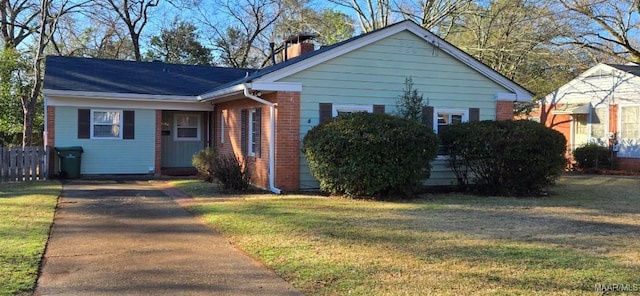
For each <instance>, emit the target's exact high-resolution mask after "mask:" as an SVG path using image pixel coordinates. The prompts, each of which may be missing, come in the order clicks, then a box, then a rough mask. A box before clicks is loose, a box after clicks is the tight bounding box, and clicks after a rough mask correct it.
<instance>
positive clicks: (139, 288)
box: [34, 180, 301, 295]
mask: <svg viewBox="0 0 640 296" xmlns="http://www.w3.org/2000/svg"><path fill="white" fill-rule="evenodd" d="M43 264H44V265H43V267H42V271H41V274H40V277H39V279H38V283H37V288H36V291H35V294H34V295H301V293H300V292H298V291H296V290H295V289H294V288H293V287H292V286H291V285H289V284H288V283H286V282H285V281H284V280H282V279H281V278H279V277H278V276H277V275H275V274H274V273H273V272H272V271H270V270H268V269H266V268H265V267H263V266H261V265H260V264H259V263H257V262H255V261H253V260H252V259H251V258H249V257H247V256H246V255H244V254H242V253H241V252H239V251H237V250H236V249H234V248H233V247H232V246H231V245H230V244H229V242H228V241H227V240H225V239H224V238H223V237H221V236H220V235H219V234H218V233H216V232H214V231H213V230H211V229H210V228H208V227H206V226H205V225H204V224H203V223H201V222H200V221H198V220H197V219H196V218H194V217H193V216H192V215H191V214H189V213H188V212H187V211H185V210H184V209H182V208H181V207H180V206H179V205H178V204H177V203H176V202H175V201H173V200H172V199H171V198H169V197H167V196H166V195H165V194H164V193H163V192H162V191H159V190H158V189H156V188H155V187H154V186H152V185H151V184H149V183H148V182H146V181H105V180H101V181H90V180H77V181H69V182H66V183H65V184H64V185H63V192H62V196H61V198H60V200H59V201H58V209H57V211H56V215H55V219H54V224H53V229H52V232H51V236H50V238H49V242H48V246H47V250H46V252H45V258H44V262H43Z"/></svg>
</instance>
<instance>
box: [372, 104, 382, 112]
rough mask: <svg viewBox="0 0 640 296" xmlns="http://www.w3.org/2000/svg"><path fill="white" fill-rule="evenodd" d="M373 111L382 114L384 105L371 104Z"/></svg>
mask: <svg viewBox="0 0 640 296" xmlns="http://www.w3.org/2000/svg"><path fill="white" fill-rule="evenodd" d="M373 113H376V114H384V105H373Z"/></svg>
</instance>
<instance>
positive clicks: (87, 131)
mask: <svg viewBox="0 0 640 296" xmlns="http://www.w3.org/2000/svg"><path fill="white" fill-rule="evenodd" d="M89 138H91V110H89V109H78V139H89Z"/></svg>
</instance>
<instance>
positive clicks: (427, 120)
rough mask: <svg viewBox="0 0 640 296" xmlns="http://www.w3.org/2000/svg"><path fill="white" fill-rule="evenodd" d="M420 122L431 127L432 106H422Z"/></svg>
mask: <svg viewBox="0 0 640 296" xmlns="http://www.w3.org/2000/svg"><path fill="white" fill-rule="evenodd" d="M422 123H423V124H424V125H426V126H428V127H430V128H431V129H433V107H431V106H424V107H422Z"/></svg>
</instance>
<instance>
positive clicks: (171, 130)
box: [162, 111, 206, 168]
mask: <svg viewBox="0 0 640 296" xmlns="http://www.w3.org/2000/svg"><path fill="white" fill-rule="evenodd" d="M204 121H205V116H204V112H187V111H163V112H162V168H190V167H193V165H192V163H191V159H192V157H193V155H194V154H195V153H197V152H198V151H200V150H202V149H203V148H204V146H205V145H204V143H205V136H206V132H205V131H204V124H205V122H204Z"/></svg>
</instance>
